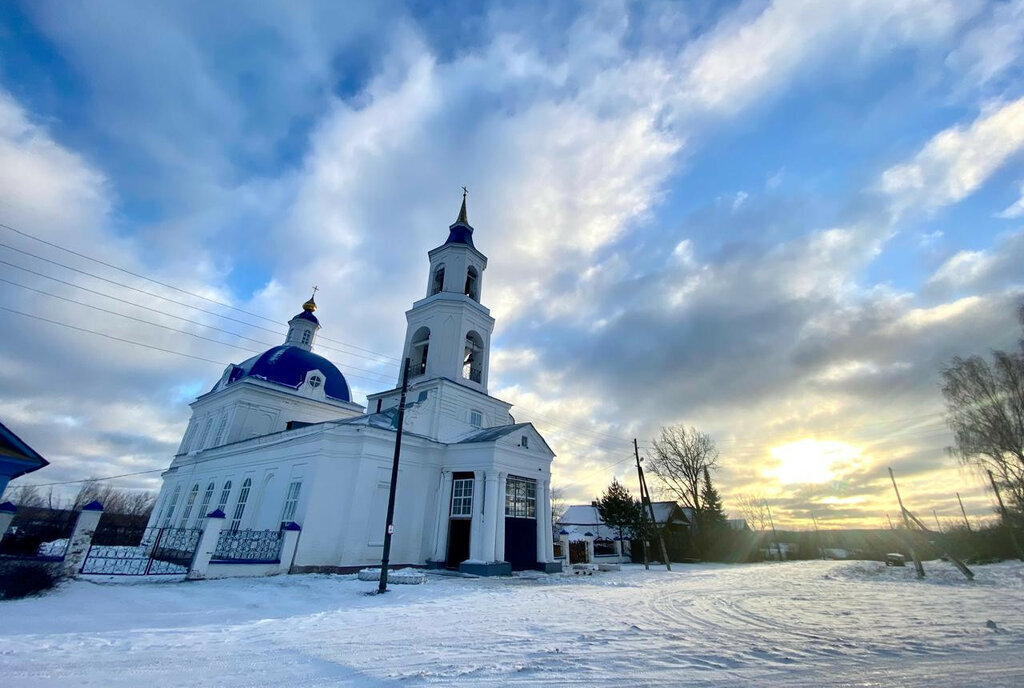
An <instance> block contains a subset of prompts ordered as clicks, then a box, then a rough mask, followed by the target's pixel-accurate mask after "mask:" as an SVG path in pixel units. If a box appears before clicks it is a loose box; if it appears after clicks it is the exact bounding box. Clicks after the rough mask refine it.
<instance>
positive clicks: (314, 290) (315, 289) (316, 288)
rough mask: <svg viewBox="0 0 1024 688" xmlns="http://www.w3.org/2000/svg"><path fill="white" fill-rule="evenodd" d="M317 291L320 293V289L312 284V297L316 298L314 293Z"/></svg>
mask: <svg viewBox="0 0 1024 688" xmlns="http://www.w3.org/2000/svg"><path fill="white" fill-rule="evenodd" d="M318 291H320V287H318V286H316V285H315V284H314V285H313V296H316V293H317V292H318Z"/></svg>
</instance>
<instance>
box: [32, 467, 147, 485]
mask: <svg viewBox="0 0 1024 688" xmlns="http://www.w3.org/2000/svg"><path fill="white" fill-rule="evenodd" d="M165 470H167V469H166V468H154V469H152V470H148V471H136V472H134V473H122V474H121V475H108V476H106V477H103V478H83V479H82V480H62V481H60V482H56V483H26V485H25V487H50V486H52V485H74V484H76V483H90V482H93V481H95V482H101V481H103V480H115V479H117V478H127V477H129V476H133V475H146V474H147V473H162V472H163V471H165Z"/></svg>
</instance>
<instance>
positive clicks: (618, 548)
mask: <svg viewBox="0 0 1024 688" xmlns="http://www.w3.org/2000/svg"><path fill="white" fill-rule="evenodd" d="M615 557H616V560H617V561H618V562H619V563H620V564H621V563H622V538H620V537H616V538H615Z"/></svg>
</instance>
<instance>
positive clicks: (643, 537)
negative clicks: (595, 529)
mask: <svg viewBox="0 0 1024 688" xmlns="http://www.w3.org/2000/svg"><path fill="white" fill-rule="evenodd" d="M633 456H634V457H636V479H637V482H638V483H639V484H640V541H641V542H642V543H643V546H644V547H643V549H644V568H645V569H647V570H648V571H650V570H651V560H650V559H649V558H648V556H647V508H646V505H645V504H644V470H643V469H642V468H640V449H639V447H637V444H636V438H635V437H634V438H633Z"/></svg>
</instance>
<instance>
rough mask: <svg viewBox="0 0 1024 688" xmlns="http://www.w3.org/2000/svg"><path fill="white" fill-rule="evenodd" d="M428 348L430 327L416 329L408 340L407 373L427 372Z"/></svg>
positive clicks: (421, 373)
mask: <svg viewBox="0 0 1024 688" xmlns="http://www.w3.org/2000/svg"><path fill="white" fill-rule="evenodd" d="M429 349H430V328H429V327H421V328H420V329H418V330H416V332H415V333H414V334H413V336H412V341H411V342H409V366H410V368H409V374H410V375H423V374H425V373H426V372H427V353H428V350H429Z"/></svg>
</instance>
